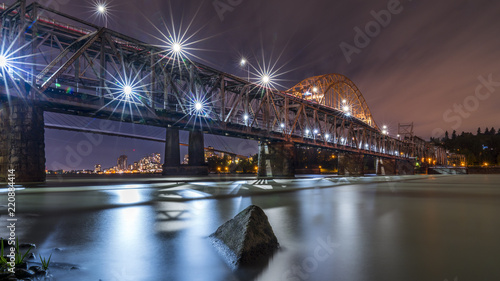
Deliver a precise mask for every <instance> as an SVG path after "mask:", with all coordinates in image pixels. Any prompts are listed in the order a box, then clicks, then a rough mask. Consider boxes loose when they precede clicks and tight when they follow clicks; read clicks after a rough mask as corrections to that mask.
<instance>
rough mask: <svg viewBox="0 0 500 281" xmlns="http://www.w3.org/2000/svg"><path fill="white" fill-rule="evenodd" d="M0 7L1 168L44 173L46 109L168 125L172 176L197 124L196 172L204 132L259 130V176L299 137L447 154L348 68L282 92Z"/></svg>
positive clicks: (34, 176) (21, 5) (278, 169)
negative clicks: (373, 106) (385, 110)
mask: <svg viewBox="0 0 500 281" xmlns="http://www.w3.org/2000/svg"><path fill="white" fill-rule="evenodd" d="M0 9H1V14H0V21H1V23H2V26H1V27H2V29H1V39H2V42H3V44H4V47H3V49H2V56H3V57H0V59H1V60H0V62H1V63H2V64H1V65H0V66H1V67H2V72H1V75H2V77H1V78H2V79H1V83H2V86H1V87H0V99H1V100H2V105H1V109H0V110H1V114H2V116H3V117H2V122H1V123H0V131H1V133H2V134H1V135H7V136H6V137H2V138H1V139H0V141H1V142H2V146H3V147H6V149H0V159H1V162H2V165H1V168H0V173H1V174H2V176H5V175H7V169H8V168H7V167H8V166H10V167H17V168H18V169H17V170H19V171H21V173H25V175H23V176H22V177H18V180H21V178H22V180H25V181H40V180H42V181H43V180H44V179H45V176H44V174H43V168H41V167H44V164H45V163H44V162H45V156H44V152H43V146H44V144H43V111H51V112H59V113H65V114H75V115H82V116H89V117H96V118H104V119H110V120H116V121H122V122H133V123H140V124H146V125H152V126H161V127H165V128H167V137H166V139H167V140H168V141H167V144H166V151H165V165H164V166H165V173H166V174H168V173H178V172H179V169H178V166H179V164H178V160H179V157H177V156H178V153H179V152H178V130H179V129H185V130H189V131H190V142H189V143H190V146H189V154H190V155H189V159H190V166H191V167H192V170H193V171H194V173H197V171H199V172H203V171H204V170H206V169H205V168H203V166H204V159H203V156H202V153H203V133H211V134H218V135H225V136H233V137H239V138H250V139H256V140H259V141H260V142H261V153H260V155H261V158H260V159H261V160H262V161H260V164H259V174H260V175H261V176H266V175H267V176H291V175H293V173H294V172H293V171H294V169H293V155H294V149H295V148H296V147H299V146H307V147H317V148H324V149H331V150H336V151H339V152H341V153H346V157H345V158H346V159H347V160H346V163H354V162H359V157H363V156H371V157H375V158H377V159H386V160H385V161H386V162H391V161H392V162H394V161H412V159H416V158H417V159H420V158H427V157H432V158H433V159H438V158H439V161H441V159H442V157H439V155H441V154H442V153H440V154H439V155H438V154H437V153H436V149H435V148H429V147H427V146H426V144H425V143H421V142H415V141H414V139H413V137H412V136H411V137H409V138H405V139H401V140H400V139H396V138H392V137H390V136H389V135H386V134H383V133H382V132H381V130H380V129H379V128H378V126H377V125H376V123H375V121H374V119H373V117H372V115H371V113H370V110H369V108H368V105H367V104H366V101H365V99H364V98H363V96H362V94H361V93H360V91H359V89H358V88H357V87H356V85H355V84H354V83H353V82H352V81H350V80H349V79H348V78H346V77H345V76H342V75H339V74H331V75H324V76H317V77H312V78H309V79H306V80H304V81H302V82H301V83H299V84H297V85H296V86H294V87H292V88H291V89H290V90H288V91H278V90H274V89H270V88H268V87H265V86H259V85H256V84H254V83H251V82H249V81H245V80H244V79H241V78H239V77H236V76H234V75H231V74H228V73H224V72H222V71H219V70H216V69H214V68H212V67H209V66H206V65H203V64H201V63H197V62H193V61H190V60H181V59H176V58H174V57H173V55H172V56H169V55H171V54H169V53H168V51H165V49H164V48H160V47H158V46H153V45H151V44H147V43H144V42H141V41H139V40H136V39H134V38H131V37H129V36H126V35H123V34H120V33H118V32H115V31H112V30H110V29H107V28H104V27H100V26H96V25H94V24H92V23H89V22H86V21H84V20H81V19H78V18H75V17H73V16H71V15H67V14H64V13H61V12H59V11H56V10H53V9H50V8H47V7H44V6H42V5H40V4H39V3H36V2H34V3H31V4H30V5H26V2H25V0H20V1H17V2H15V3H14V4H12V5H11V6H9V7H7V6H5V5H2V6H0ZM20 15H24V16H20ZM54 18H58V20H57V21H56V20H54ZM5 46H12V47H9V48H5ZM18 113H22V114H21V115H22V116H20V114H18ZM14 129H15V130H14ZM176 146H177V149H176V148H175V147H176ZM351 155H355V157H354V160H352V159H351V157H350V156H351ZM20 156H21V157H20ZM290 159H291V160H290ZM361 162H362V161H361ZM392 162H391V163H392ZM391 165H392V164H391ZM345 166H346V167H347V166H349V165H347V164H346V165H345ZM388 169H389V170H392V168H391V167H388ZM355 170H356V171H354V172H352V173H351V174H357V173H358V172H359V167H357V168H356V169H355ZM361 170H362V168H361ZM181 172H188V171H181ZM268 172H269V173H268ZM266 173H267V174H266ZM361 173H362V172H361Z"/></svg>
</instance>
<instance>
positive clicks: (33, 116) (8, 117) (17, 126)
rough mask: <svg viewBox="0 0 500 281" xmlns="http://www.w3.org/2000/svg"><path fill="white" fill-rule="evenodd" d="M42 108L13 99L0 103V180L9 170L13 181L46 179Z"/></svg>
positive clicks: (43, 180) (5, 176)
mask: <svg viewBox="0 0 500 281" xmlns="http://www.w3.org/2000/svg"><path fill="white" fill-rule="evenodd" d="M43 122H44V119H43V110H42V109H40V108H39V107H37V106H35V105H33V104H31V103H30V102H29V101H24V100H18V99H12V100H11V101H9V102H2V103H1V105H0V182H6V181H7V179H8V174H9V169H13V170H15V180H14V181H15V183H28V182H45V142H44V137H45V134H44V133H45V131H44V123H43Z"/></svg>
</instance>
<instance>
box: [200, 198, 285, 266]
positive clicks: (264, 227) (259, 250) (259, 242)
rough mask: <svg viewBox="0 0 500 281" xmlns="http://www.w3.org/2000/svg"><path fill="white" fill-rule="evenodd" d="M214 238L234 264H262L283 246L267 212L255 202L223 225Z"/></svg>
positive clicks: (214, 241)
mask: <svg viewBox="0 0 500 281" xmlns="http://www.w3.org/2000/svg"><path fill="white" fill-rule="evenodd" d="M210 238H212V242H213V244H214V246H216V247H217V248H218V250H219V251H221V252H222V254H223V255H225V256H226V258H227V259H228V261H229V263H230V264H231V265H232V266H234V267H239V266H255V265H261V264H262V263H264V262H266V261H267V260H268V259H269V257H270V256H271V255H272V254H273V253H274V251H275V250H276V249H278V247H279V243H278V239H277V238H276V236H275V235H274V232H273V228H272V227H271V225H270V224H269V221H268V219H267V216H266V214H265V213H264V211H263V210H262V209H261V208H259V207H258V206H255V205H250V206H248V207H247V208H246V209H245V210H243V211H241V212H240V213H239V214H237V215H236V216H235V217H234V218H233V219H231V220H229V221H227V222H226V223H224V224H223V225H221V226H220V227H219V228H218V229H217V231H215V233H213V234H212V235H210Z"/></svg>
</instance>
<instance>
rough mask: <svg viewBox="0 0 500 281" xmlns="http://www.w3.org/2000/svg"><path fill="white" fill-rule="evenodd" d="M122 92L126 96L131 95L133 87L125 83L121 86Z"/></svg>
mask: <svg viewBox="0 0 500 281" xmlns="http://www.w3.org/2000/svg"><path fill="white" fill-rule="evenodd" d="M123 93H124V94H125V95H126V96H131V95H132V93H133V89H132V87H131V86H130V85H125V87H123Z"/></svg>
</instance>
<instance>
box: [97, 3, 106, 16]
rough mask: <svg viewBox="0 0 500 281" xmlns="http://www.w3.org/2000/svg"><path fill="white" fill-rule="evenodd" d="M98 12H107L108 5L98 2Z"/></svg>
mask: <svg viewBox="0 0 500 281" xmlns="http://www.w3.org/2000/svg"><path fill="white" fill-rule="evenodd" d="M97 12H98V13H100V14H105V13H106V6H105V5H104V4H98V5H97Z"/></svg>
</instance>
